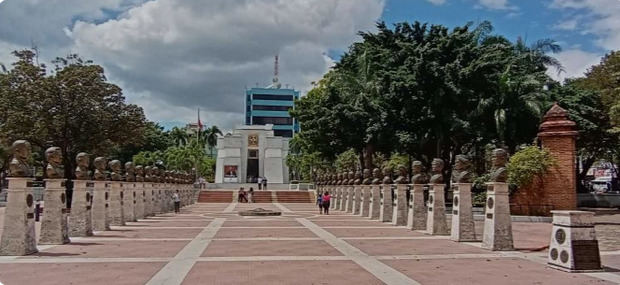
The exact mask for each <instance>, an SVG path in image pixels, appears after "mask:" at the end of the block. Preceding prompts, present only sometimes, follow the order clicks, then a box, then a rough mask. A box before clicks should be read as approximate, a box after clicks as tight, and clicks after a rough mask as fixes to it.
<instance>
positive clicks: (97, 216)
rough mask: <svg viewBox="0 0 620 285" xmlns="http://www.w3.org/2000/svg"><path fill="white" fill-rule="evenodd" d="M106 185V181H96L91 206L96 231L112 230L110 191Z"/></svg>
mask: <svg viewBox="0 0 620 285" xmlns="http://www.w3.org/2000/svg"><path fill="white" fill-rule="evenodd" d="M106 185H107V183H106V182H105V181H94V188H93V203H92V207H91V211H92V225H93V230H94V231H109V230H110V219H109V218H108V210H109V209H110V208H109V207H110V205H109V197H110V193H109V192H108V188H107V187H106Z"/></svg>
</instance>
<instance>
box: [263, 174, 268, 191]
mask: <svg viewBox="0 0 620 285" xmlns="http://www.w3.org/2000/svg"><path fill="white" fill-rule="evenodd" d="M263 190H267V177H263Z"/></svg>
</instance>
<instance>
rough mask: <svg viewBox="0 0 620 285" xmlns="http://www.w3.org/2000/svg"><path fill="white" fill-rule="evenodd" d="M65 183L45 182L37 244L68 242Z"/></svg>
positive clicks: (59, 180)
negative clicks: (39, 235)
mask: <svg viewBox="0 0 620 285" xmlns="http://www.w3.org/2000/svg"><path fill="white" fill-rule="evenodd" d="M65 182H66V179H46V180H45V196H44V197H43V201H44V206H43V220H42V221H41V237H40V238H39V244H65V243H69V242H70V240H69V228H68V225H67V214H68V213H67V212H68V211H67V208H66V203H67V197H66V194H65Z"/></svg>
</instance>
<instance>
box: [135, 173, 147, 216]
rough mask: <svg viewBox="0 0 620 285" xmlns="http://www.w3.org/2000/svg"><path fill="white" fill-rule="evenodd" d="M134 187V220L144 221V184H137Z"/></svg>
mask: <svg viewBox="0 0 620 285" xmlns="http://www.w3.org/2000/svg"><path fill="white" fill-rule="evenodd" d="M135 185H136V187H135V188H134V193H136V199H135V201H136V204H135V206H136V207H135V209H134V211H135V214H136V217H135V218H136V220H139V219H144V203H145V200H146V193H145V192H146V190H144V183H143V182H137V183H136V184H135Z"/></svg>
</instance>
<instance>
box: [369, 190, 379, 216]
mask: <svg viewBox="0 0 620 285" xmlns="http://www.w3.org/2000/svg"><path fill="white" fill-rule="evenodd" d="M380 213H381V185H372V187H371V188H370V207H369V209H368V218H370V219H371V220H378V219H379V217H380Z"/></svg>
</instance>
